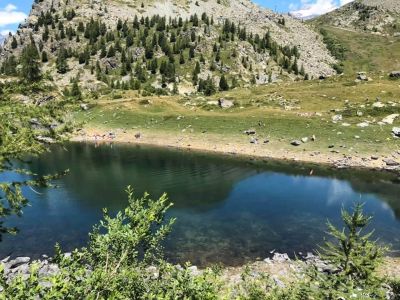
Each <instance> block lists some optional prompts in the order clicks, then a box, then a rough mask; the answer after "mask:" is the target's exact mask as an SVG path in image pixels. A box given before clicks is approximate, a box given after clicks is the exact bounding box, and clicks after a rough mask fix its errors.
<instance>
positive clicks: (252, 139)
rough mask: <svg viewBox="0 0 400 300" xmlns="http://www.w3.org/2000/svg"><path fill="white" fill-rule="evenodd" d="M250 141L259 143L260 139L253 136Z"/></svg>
mask: <svg viewBox="0 0 400 300" xmlns="http://www.w3.org/2000/svg"><path fill="white" fill-rule="evenodd" d="M250 143H251V144H258V139H257V138H254V137H252V138H251V139H250Z"/></svg>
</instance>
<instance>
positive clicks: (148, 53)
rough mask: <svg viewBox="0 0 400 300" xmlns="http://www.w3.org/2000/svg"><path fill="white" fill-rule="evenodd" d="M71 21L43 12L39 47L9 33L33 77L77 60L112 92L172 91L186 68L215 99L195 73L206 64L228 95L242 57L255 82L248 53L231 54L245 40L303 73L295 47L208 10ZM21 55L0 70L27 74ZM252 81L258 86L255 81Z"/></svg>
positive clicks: (66, 13) (69, 12)
mask: <svg viewBox="0 0 400 300" xmlns="http://www.w3.org/2000/svg"><path fill="white" fill-rule="evenodd" d="M38 2H40V1H36V3H38ZM75 17H76V13H75V11H74V9H72V8H71V9H65V10H63V12H62V14H61V15H60V16H59V15H58V14H57V12H56V11H55V9H54V8H51V9H50V10H49V11H47V12H42V13H41V14H40V16H39V17H38V21H37V23H36V24H35V25H34V28H33V29H34V32H37V33H41V40H40V42H39V43H38V45H35V44H34V43H30V45H28V46H24V45H23V43H24V42H23V40H22V39H20V41H18V40H17V38H16V36H13V38H12V43H11V47H12V48H13V49H15V48H17V47H18V46H19V45H21V46H24V49H25V48H27V49H28V50H29V51H31V52H32V53H34V55H33V56H32V59H34V61H35V64H34V65H35V66H36V68H37V69H38V71H37V72H36V73H37V74H40V68H39V67H38V66H37V62H41V63H43V64H45V63H48V62H53V61H54V62H55V67H56V70H57V72H58V73H60V74H65V73H67V72H68V71H69V69H70V68H69V61H70V60H71V59H75V60H76V61H77V62H78V63H79V64H82V65H86V66H87V68H90V70H91V72H92V74H94V73H95V74H96V78H97V79H98V80H101V81H103V82H104V83H106V84H107V85H108V86H110V87H111V88H121V89H140V88H141V86H149V85H151V84H152V83H154V82H158V83H160V84H161V87H162V88H166V87H167V86H168V85H169V84H171V85H173V86H177V85H178V83H179V82H180V81H181V77H185V76H186V75H187V74H188V70H187V69H188V68H190V69H192V71H189V74H191V77H192V83H193V85H194V87H196V89H197V90H198V91H199V92H203V93H205V94H212V93H214V92H215V91H216V90H217V88H215V87H214V86H213V83H212V82H213V80H212V79H211V78H212V76H210V78H209V79H205V80H204V79H203V80H199V74H200V73H201V72H202V70H203V71H204V70H206V68H207V65H208V68H209V70H210V71H211V72H212V73H215V72H217V74H218V73H219V74H218V75H217V77H218V78H220V83H219V89H220V90H222V91H225V90H228V89H229V88H231V87H235V86H237V85H238V84H239V83H238V79H242V78H241V77H239V78H231V81H232V84H231V85H229V84H228V79H227V77H226V74H224V73H225V72H224V71H223V70H224V66H225V65H236V62H235V61H236V60H241V63H242V66H243V67H244V68H245V69H247V70H248V71H249V73H250V74H253V76H252V78H254V77H255V75H254V72H255V70H254V66H253V63H252V60H251V59H250V58H249V56H241V57H240V56H239V54H238V53H237V51H236V46H237V42H247V43H249V44H250V45H251V46H252V48H253V50H254V52H256V53H258V54H266V55H270V56H271V57H272V58H273V59H274V60H275V61H276V63H277V64H278V65H279V66H281V68H282V69H285V70H287V71H288V72H289V73H291V72H293V73H294V74H296V75H302V76H305V75H306V74H305V71H304V67H303V66H301V67H299V65H298V59H299V57H300V53H299V49H298V48H297V47H296V46H294V47H288V46H285V47H282V46H279V45H278V44H277V43H276V42H275V41H273V39H272V38H271V35H270V33H269V32H267V33H265V34H264V35H259V34H253V33H252V32H248V30H247V29H246V27H244V26H241V25H238V24H236V23H234V22H232V21H230V20H228V19H226V20H224V21H223V22H222V24H215V23H214V19H213V17H209V16H208V15H207V14H206V13H203V14H202V15H201V16H200V17H199V16H198V15H197V14H194V15H192V16H190V17H189V18H188V19H183V18H182V17H176V18H171V17H170V18H166V17H162V16H159V15H154V16H152V17H144V16H141V17H138V16H135V17H134V18H133V20H122V19H119V20H118V22H117V24H116V27H114V28H110V27H109V26H107V25H106V24H105V23H104V22H103V21H102V20H101V19H94V18H91V19H90V20H88V21H87V22H84V21H79V22H78V21H76V20H74V19H75ZM215 32H217V33H218V34H219V37H218V41H215V43H214V45H213V47H212V53H211V55H210V56H209V53H206V52H203V51H202V50H203V49H204V45H208V44H209V43H207V42H209V41H210V40H212V38H211V36H212V35H211V34H212V33H213V34H215ZM36 36H37V35H36ZM69 41H74V42H75V43H70V42H69ZM48 42H50V43H54V42H57V45H59V46H58V47H57V48H56V49H50V50H51V51H48V50H47V49H44V48H45V47H44V45H49V44H48ZM76 45H78V46H76ZM33 47H35V49H36V51H34V50H33ZM232 49H233V50H232ZM28 50H26V51H28ZM46 50H47V51H46ZM36 52H37V53H36ZM36 54H37V55H36ZM23 56H24V55H21V57H19V58H17V57H15V56H13V55H10V56H9V57H8V58H7V59H5V60H4V61H3V64H2V66H1V69H0V71H1V72H2V73H4V74H6V75H17V74H18V73H19V72H18V71H17V66H18V64H22V65H23V66H22V69H24V64H27V63H28V61H27V60H24V59H23ZM205 56H206V57H205ZM127 75H130V77H132V80H128V81H127V80H123V81H122V80H121V78H122V77H124V76H127ZM31 79H32V80H34V79H33V78H31ZM252 82H253V83H255V80H253V81H252ZM174 90H175V91H176V90H177V89H174Z"/></svg>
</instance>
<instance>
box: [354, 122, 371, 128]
mask: <svg viewBox="0 0 400 300" xmlns="http://www.w3.org/2000/svg"><path fill="white" fill-rule="evenodd" d="M357 126H358V127H361V128H365V127H368V126H369V124H368V123H367V122H361V123H358V124H357Z"/></svg>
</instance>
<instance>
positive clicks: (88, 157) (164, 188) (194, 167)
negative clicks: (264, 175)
mask: <svg viewBox="0 0 400 300" xmlns="http://www.w3.org/2000/svg"><path fill="white" fill-rule="evenodd" d="M66 149H67V150H65V149H62V148H60V147H56V148H54V149H53V151H52V153H51V154H48V155H45V156H43V157H42V158H41V159H39V160H34V161H33V164H32V168H33V170H35V171H37V172H39V173H49V172H56V171H61V170H64V169H70V170H71V172H70V174H69V175H67V176H66V177H65V178H63V179H62V181H63V184H64V185H65V186H66V187H67V190H68V192H70V193H73V194H74V197H73V198H76V199H79V201H81V203H82V204H84V205H90V206H94V207H98V208H102V207H105V206H107V207H109V208H110V209H119V208H121V207H123V206H124V205H125V203H126V202H125V201H126V200H125V199H126V197H125V195H124V192H123V189H124V188H125V187H126V186H127V185H132V186H133V187H134V189H135V191H136V194H137V195H141V194H143V193H144V192H145V191H147V192H149V193H150V194H151V196H152V197H153V198H155V197H158V196H159V195H161V194H162V193H163V192H167V193H168V194H169V195H170V197H171V201H173V202H174V204H175V208H185V209H196V210H204V209H209V208H210V207H213V206H215V205H218V203H220V202H221V201H223V200H224V199H225V198H226V197H227V195H228V194H229V193H230V191H231V189H232V187H233V185H234V184H235V183H236V182H238V181H240V180H242V179H244V178H246V177H249V176H251V175H254V174H256V173H258V172H262V171H265V170H268V171H272V172H277V173H282V174H287V175H300V176H309V173H310V170H313V174H314V175H313V176H321V177H327V178H332V179H336V180H346V181H347V182H348V183H349V184H350V185H351V187H352V189H354V191H356V192H360V193H369V194H375V195H377V196H379V198H380V199H382V200H384V201H386V202H387V203H388V204H389V205H390V207H391V208H392V209H393V211H394V213H395V214H396V216H397V217H398V218H400V196H399V195H400V184H396V183H395V180H396V175H394V174H390V173H383V172H376V171H375V172H374V171H369V170H334V169H332V168H326V167H320V166H316V165H312V164H298V163H287V162H279V161H268V162H260V163H256V162H253V163H252V166H250V167H249V165H248V164H247V163H244V162H240V161H237V160H233V159H226V158H221V157H217V156H213V155H199V154H195V153H189V152H180V151H176V150H172V149H171V150H168V149H159V148H152V147H138V146H122V145H118V146H115V145H113V146H109V145H101V146H99V147H94V145H92V144H78V143H73V144H69V145H67V147H66Z"/></svg>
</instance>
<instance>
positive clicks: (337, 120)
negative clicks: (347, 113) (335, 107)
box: [332, 115, 343, 122]
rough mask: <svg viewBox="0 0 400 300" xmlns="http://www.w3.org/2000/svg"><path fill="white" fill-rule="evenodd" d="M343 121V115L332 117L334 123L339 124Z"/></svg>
mask: <svg viewBox="0 0 400 300" xmlns="http://www.w3.org/2000/svg"><path fill="white" fill-rule="evenodd" d="M341 120H343V116H342V115H334V116H333V117H332V121H333V122H339V121H341Z"/></svg>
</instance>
